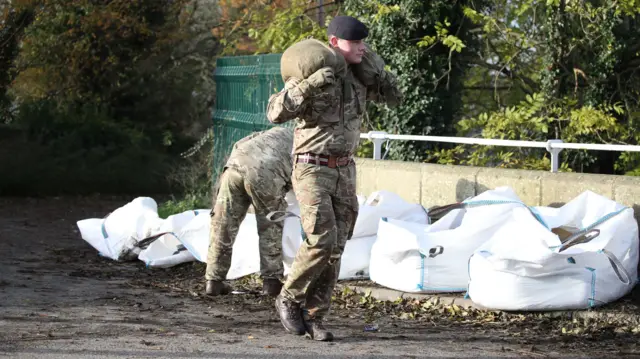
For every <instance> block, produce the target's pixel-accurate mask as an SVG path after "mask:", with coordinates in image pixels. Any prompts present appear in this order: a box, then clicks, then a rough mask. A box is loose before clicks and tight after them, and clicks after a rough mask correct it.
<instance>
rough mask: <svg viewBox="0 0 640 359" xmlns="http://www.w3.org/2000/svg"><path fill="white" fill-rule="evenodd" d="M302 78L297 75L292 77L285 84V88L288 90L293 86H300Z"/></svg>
mask: <svg viewBox="0 0 640 359" xmlns="http://www.w3.org/2000/svg"><path fill="white" fill-rule="evenodd" d="M300 81H301V80H300V79H297V78H295V77H291V78H289V79H288V80H287V82H285V84H284V88H285V89H286V90H291V89H292V88H294V87H296V86H298V85H299V84H300Z"/></svg>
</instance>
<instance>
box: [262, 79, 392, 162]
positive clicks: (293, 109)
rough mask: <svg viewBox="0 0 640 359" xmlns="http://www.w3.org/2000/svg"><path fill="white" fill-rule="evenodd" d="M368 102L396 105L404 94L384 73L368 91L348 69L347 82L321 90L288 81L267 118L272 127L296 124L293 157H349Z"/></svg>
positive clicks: (275, 96)
mask: <svg viewBox="0 0 640 359" xmlns="http://www.w3.org/2000/svg"><path fill="white" fill-rule="evenodd" d="M367 100H372V101H375V102H384V103H387V104H389V105H391V106H393V105H397V104H398V103H399V102H400V101H401V100H402V93H401V92H400V90H399V89H398V87H397V82H396V78H395V76H394V75H393V74H391V73H390V72H387V71H385V70H382V71H381V73H380V77H379V81H378V83H377V84H374V85H372V86H368V87H367V86H365V85H364V84H363V83H362V82H361V81H359V80H358V79H357V78H356V76H355V75H354V73H353V70H352V69H351V66H349V69H348V70H347V74H346V76H345V77H344V78H337V79H336V82H335V83H334V84H331V85H326V86H323V87H322V88H320V89H313V88H312V87H311V86H309V84H308V83H307V81H306V80H302V81H300V80H298V79H289V80H288V81H287V83H286V84H285V87H284V89H283V90H282V91H280V92H279V93H277V94H273V95H272V96H271V97H270V99H269V104H268V107H267V118H268V119H269V121H271V122H272V123H284V122H287V121H290V120H293V119H295V120H296V121H297V127H296V130H295V136H294V144H293V153H296V154H301V153H315V154H322V155H333V156H350V155H354V154H355V152H356V149H357V147H358V143H359V142H360V126H361V124H362V117H363V115H364V112H365V111H366V101H367Z"/></svg>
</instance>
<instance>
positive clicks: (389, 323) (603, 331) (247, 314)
mask: <svg viewBox="0 0 640 359" xmlns="http://www.w3.org/2000/svg"><path fill="white" fill-rule="evenodd" d="M129 200H130V198H121V197H82V198H73V197H63V198H46V199H33V198H32V199H27V198H0V352H2V350H5V351H8V352H11V351H13V350H19V349H20V348H24V347H26V346H28V345H30V344H29V343H38V342H42V341H52V340H69V341H78V340H91V339H94V338H95V339H101V340H102V339H105V338H121V337H123V336H128V337H131V338H140V339H139V340H138V339H135V342H136V345H138V346H142V347H145V346H149V347H151V346H153V345H155V344H153V340H151V339H145V338H147V337H148V335H153V338H158V337H163V336H168V337H171V336H178V335H183V334H188V335H197V336H206V335H207V333H214V334H219V335H220V336H219V337H215V338H217V339H216V340H220V341H222V342H224V343H225V344H228V345H232V344H233V343H234V339H233V336H234V335H235V336H242V337H251V336H260V335H262V336H265V337H268V336H274V337H277V336H281V335H282V327H281V324H280V322H279V319H278V317H277V315H276V313H275V310H274V306H273V299H272V298H268V297H265V296H262V295H260V294H258V293H257V290H258V289H259V285H260V283H259V281H258V280H257V279H255V278H254V277H249V278H245V279H242V280H239V281H236V282H235V283H233V284H234V286H235V287H236V289H239V290H242V291H245V292H246V294H242V295H229V296H223V297H217V298H209V297H205V296H203V295H202V293H203V289H204V288H203V283H204V282H203V273H204V265H203V264H201V263H197V262H194V263H186V264H183V265H180V266H176V267H173V268H168V269H150V268H146V267H145V265H144V263H143V262H141V261H134V262H127V263H122V262H115V261H112V260H109V259H106V258H103V257H100V256H99V255H98V254H97V252H96V251H95V250H94V249H93V248H92V247H90V246H89V245H88V244H86V243H85V242H84V241H83V240H82V239H81V237H80V234H79V232H78V229H77V226H76V221H78V220H80V219H85V218H96V217H97V218H99V217H103V216H105V215H106V214H107V213H109V212H111V211H113V210H114V209H116V208H118V207H120V206H122V205H123V204H125V203H127V202H128V201H129ZM621 305H623V306H626V307H625V308H627V309H626V310H628V308H629V306H633V308H637V307H635V304H633V301H632V300H631V299H625V301H623V302H622V304H621ZM458 309H460V308H458ZM452 310H453V312H451V311H452ZM464 313H466V315H465V314H464ZM514 318H515V319H514ZM518 318H520V317H517V316H509V315H501V314H492V313H478V312H466V311H464V310H463V309H461V310H460V311H458V312H456V309H451V308H444V307H433V308H432V307H429V308H427V307H426V305H425V304H424V303H411V302H407V301H399V302H396V303H389V302H385V303H383V302H378V301H375V300H372V299H371V298H366V297H362V296H360V295H356V294H354V293H343V292H336V299H335V301H334V307H333V311H332V315H331V324H332V326H333V327H334V328H338V330H339V331H340V332H341V333H342V334H346V335H343V336H345V337H348V338H349V339H348V340H351V341H358V340H360V341H368V342H370V344H369V345H371V347H372V348H374V349H375V347H376V345H379V346H381V347H385V346H388V344H386V343H385V341H389V340H397V341H400V342H402V340H409V339H411V340H414V339H412V338H414V337H417V338H420V336H424V338H425V340H426V338H430V337H433V336H437V337H438V338H440V340H443V341H445V342H447V341H448V342H451V343H457V342H458V341H460V340H461V338H464V343H465V344H460V345H461V346H462V347H470V348H473V347H475V348H476V350H478V351H482V350H496V349H495V348H502V349H500V350H502V353H500V352H495V354H496V356H502V355H503V354H504V353H505V352H506V353H510V354H512V355H517V356H533V357H540V356H548V355H550V356H556V354H557V355H560V354H562V353H573V354H577V353H578V354H579V353H583V354H585V355H588V356H605V355H606V356H613V355H616V356H621V355H631V356H633V355H636V354H640V349H638V347H637V342H638V339H639V336H638V335H636V334H635V333H634V328H624V329H622V330H621V329H620V328H619V327H617V326H615V325H612V326H608V325H607V324H606V323H604V324H603V323H596V324H598V325H597V326H593V325H594V324H593V323H586V324H584V323H582V324H580V323H578V324H580V325H583V326H584V330H582V332H581V331H580V330H577V331H576V330H574V329H575V328H579V327H580V326H579V325H577V324H576V323H577V322H573V321H568V320H565V319H563V320H556V319H552V318H546V319H545V318H537V317H536V318H534V317H531V318H529V317H526V316H525V319H522V318H520V319H518ZM367 324H375V325H377V326H378V327H379V328H382V330H380V333H379V334H377V336H376V335H374V334H372V333H370V332H366V331H364V330H363V328H364V326H365V325H367ZM589 325H592V327H589ZM562 328H565V329H567V328H568V329H569V330H565V333H564V334H563V330H562ZM637 329H638V331H640V328H637ZM636 333H637V331H636ZM226 334H228V335H226ZM376 339H379V340H380V341H381V342H380V343H378V344H376ZM416 340H417V339H416ZM145 343H147V344H145ZM148 343H151V344H148ZM478 343H492V344H491V345H485V344H478ZM283 345H284V344H283ZM380 350H382V349H380ZM399 350H400V349H399ZM465 350H466V349H465ZM374 352H375V351H374ZM551 354H553V355H551ZM560 356H562V355H560Z"/></svg>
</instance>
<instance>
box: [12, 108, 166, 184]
mask: <svg viewBox="0 0 640 359" xmlns="http://www.w3.org/2000/svg"><path fill="white" fill-rule="evenodd" d="M15 122H16V124H19V126H18V125H13V126H11V127H6V128H3V129H2V130H3V131H5V132H6V133H9V134H11V135H10V136H7V138H4V139H2V140H1V141H0V144H1V146H0V166H1V167H2V168H3V175H2V176H1V177H0V194H2V195H9V194H10V195H56V194H60V193H67V194H90V193H105V192H108V193H128V194H131V193H137V194H140V193H142V194H148V195H153V194H156V193H162V192H166V191H168V190H170V189H171V187H170V186H171V184H170V183H169V182H168V181H167V175H168V174H169V171H170V169H171V168H172V167H173V166H174V165H175V159H174V158H173V157H172V156H170V155H169V154H168V153H167V152H159V151H158V150H157V148H154V147H151V146H149V141H148V139H147V138H145V137H144V136H143V135H142V134H141V133H140V132H139V131H136V130H135V129H132V128H131V127H130V126H128V125H127V124H122V123H119V122H116V121H114V119H113V118H112V117H110V114H109V113H108V112H107V111H105V110H103V109H98V108H95V107H92V106H89V105H83V106H78V107H75V108H71V107H65V108H59V107H58V106H57V104H56V103H54V101H41V102H37V103H26V104H23V105H21V106H20V108H19V110H18V113H17V115H16V121H15Z"/></svg>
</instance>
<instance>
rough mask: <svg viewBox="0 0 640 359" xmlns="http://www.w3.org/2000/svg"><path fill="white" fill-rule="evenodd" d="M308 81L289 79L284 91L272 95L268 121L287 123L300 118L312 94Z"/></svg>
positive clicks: (268, 107) (268, 108) (268, 106)
mask: <svg viewBox="0 0 640 359" xmlns="http://www.w3.org/2000/svg"><path fill="white" fill-rule="evenodd" d="M311 90H312V88H311V86H310V85H309V83H308V82H307V81H306V80H302V81H300V80H298V79H294V78H291V79H289V80H288V81H287V82H286V83H285V85H284V89H282V91H280V92H278V93H277V94H273V95H271V97H270V98H269V104H268V105H267V119H269V122H271V123H285V122H287V121H290V120H293V119H294V118H296V117H297V116H298V114H299V113H300V112H302V110H303V109H304V106H305V105H306V102H305V100H306V99H307V98H308V96H309V94H310V93H311Z"/></svg>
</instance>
